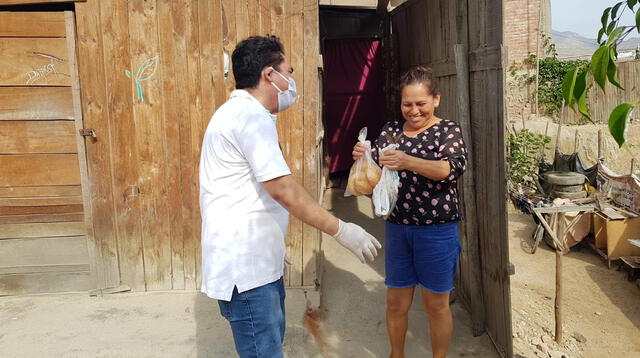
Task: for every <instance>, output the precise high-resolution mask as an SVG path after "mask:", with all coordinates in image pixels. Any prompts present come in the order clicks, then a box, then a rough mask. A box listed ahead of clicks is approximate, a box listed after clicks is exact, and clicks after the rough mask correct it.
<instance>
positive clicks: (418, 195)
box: [373, 119, 467, 225]
mask: <svg viewBox="0 0 640 358" xmlns="http://www.w3.org/2000/svg"><path fill="white" fill-rule="evenodd" d="M403 123H404V121H391V122H387V123H386V124H385V125H384V126H383V128H382V132H381V133H380V136H379V137H378V139H376V140H375V142H374V145H373V158H374V160H376V161H377V162H379V161H378V151H379V150H381V149H382V148H384V147H386V146H387V145H389V144H390V143H392V142H396V143H398V144H399V145H400V147H399V148H398V150H401V151H403V152H405V153H407V154H409V155H411V156H414V157H418V158H422V159H428V160H447V161H449V163H450V165H451V174H450V175H449V176H448V177H447V178H445V179H444V180H441V181H434V180H431V179H428V178H426V177H424V176H422V175H420V174H418V173H416V172H413V171H409V170H400V171H399V172H398V174H399V176H400V184H399V185H398V201H397V202H396V207H395V209H393V211H392V212H391V214H390V215H389V217H388V218H387V221H389V222H391V223H394V224H401V225H430V224H438V223H445V222H449V221H456V220H460V215H459V213H458V188H457V179H458V177H459V176H460V175H461V174H462V173H463V172H464V170H465V169H466V165H467V159H466V157H467V150H466V147H465V144H464V141H463V139H462V130H461V129H460V126H459V125H458V123H456V122H454V121H450V120H445V119H443V120H441V121H440V123H438V124H435V125H433V126H431V127H429V128H427V129H425V130H424V132H421V133H419V134H418V135H417V136H416V137H407V136H406V135H404V133H403V131H402V124H403Z"/></svg>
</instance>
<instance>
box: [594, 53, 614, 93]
mask: <svg viewBox="0 0 640 358" xmlns="http://www.w3.org/2000/svg"><path fill="white" fill-rule="evenodd" d="M610 56H611V55H610V49H609V47H608V46H600V48H598V49H597V50H596V52H594V53H593V56H592V57H591V72H593V79H594V80H595V81H596V83H598V86H600V88H602V91H604V86H605V84H606V80H607V70H608V69H609V59H610V58H611V57H610Z"/></svg>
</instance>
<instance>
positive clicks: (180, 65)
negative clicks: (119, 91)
mask: <svg viewBox="0 0 640 358" xmlns="http://www.w3.org/2000/svg"><path fill="white" fill-rule="evenodd" d="M172 3H174V2H173V1H170V0H158V2H157V14H158V23H159V24H162V25H161V26H159V28H158V32H159V36H160V58H162V59H163V66H162V67H163V69H165V71H167V73H171V74H172V75H171V76H167V75H164V74H163V75H162V97H163V98H164V100H163V101H162V109H163V111H162V112H163V126H164V128H165V130H164V134H163V144H164V148H165V151H166V153H165V158H166V161H167V163H166V168H167V170H166V179H165V180H166V185H167V191H168V201H169V203H171V205H170V206H169V208H168V211H169V213H168V214H169V215H168V218H169V237H170V239H171V288H172V289H174V290H175V289H180V290H182V289H184V261H183V260H184V237H183V234H182V231H183V229H182V227H183V226H184V225H185V222H184V221H183V219H182V195H181V194H182V193H181V187H180V186H181V183H180V179H181V177H180V176H181V162H180V160H181V157H180V144H181V143H180V142H181V141H182V140H183V139H184V135H183V133H182V132H181V131H180V123H181V122H183V121H184V120H185V119H187V120H188V119H189V117H188V116H184V115H182V113H188V107H187V106H188V101H187V100H184V99H185V98H184V96H183V94H184V93H185V92H186V91H184V90H181V91H178V88H181V89H184V88H188V83H187V82H186V77H187V68H186V57H185V56H186V42H185V21H184V17H183V16H174V13H173V12H174V11H180V10H179V9H177V8H176V7H173V8H172ZM176 20H177V21H176ZM185 117H186V118H185ZM190 224H191V223H187V225H190Z"/></svg>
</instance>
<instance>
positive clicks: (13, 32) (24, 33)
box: [0, 11, 66, 37]
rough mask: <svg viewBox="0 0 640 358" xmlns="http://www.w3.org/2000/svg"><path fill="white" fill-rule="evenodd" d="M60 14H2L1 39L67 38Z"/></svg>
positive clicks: (0, 13) (3, 12)
mask: <svg viewBox="0 0 640 358" xmlns="http://www.w3.org/2000/svg"><path fill="white" fill-rule="evenodd" d="M65 36H66V30H65V26H64V14H62V13H60V12H54V11H49V12H35V11H34V12H19V11H2V12H0V37H65Z"/></svg>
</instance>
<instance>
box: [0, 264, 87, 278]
mask: <svg viewBox="0 0 640 358" xmlns="http://www.w3.org/2000/svg"><path fill="white" fill-rule="evenodd" d="M89 270H90V267H89V264H70V265H64V264H61V265H32V266H25V265H20V266H12V267H2V266H0V275H8V274H9V275H21V274H38V273H49V272H78V271H89Z"/></svg>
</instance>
